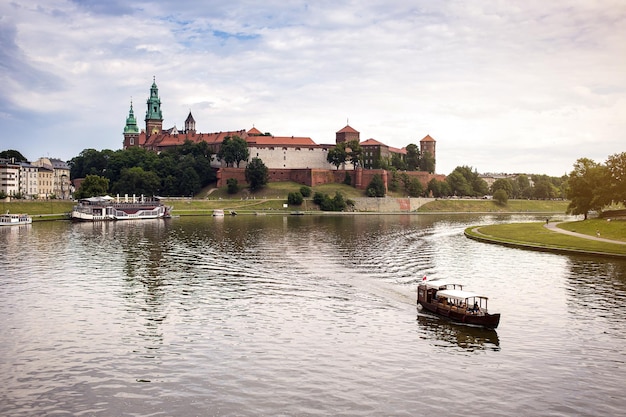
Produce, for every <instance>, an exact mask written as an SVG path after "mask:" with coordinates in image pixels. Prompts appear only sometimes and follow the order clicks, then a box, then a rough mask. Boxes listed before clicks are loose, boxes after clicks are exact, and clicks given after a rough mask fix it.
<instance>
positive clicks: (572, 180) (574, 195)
mask: <svg viewBox="0 0 626 417" xmlns="http://www.w3.org/2000/svg"><path fill="white" fill-rule="evenodd" d="M605 178H606V175H605V168H604V167H603V166H602V165H600V164H598V163H596V162H594V161H593V160H591V159H588V158H580V159H578V160H577V161H576V163H575V164H574V170H573V171H572V172H571V173H570V175H569V181H568V186H569V188H568V190H567V198H568V199H569V200H570V203H569V205H568V207H567V212H568V213H571V214H582V215H584V216H585V220H586V219H587V216H588V214H589V211H591V210H601V209H602V207H603V206H604V203H603V199H602V198H601V197H600V196H599V195H598V193H597V190H598V189H601V188H602V182H603V181H604V180H605Z"/></svg>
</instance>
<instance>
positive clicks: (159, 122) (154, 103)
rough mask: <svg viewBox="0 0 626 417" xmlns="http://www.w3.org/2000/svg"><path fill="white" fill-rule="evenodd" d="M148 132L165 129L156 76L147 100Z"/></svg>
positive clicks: (157, 131)
mask: <svg viewBox="0 0 626 417" xmlns="http://www.w3.org/2000/svg"><path fill="white" fill-rule="evenodd" d="M146 104H147V106H148V109H147V110H146V134H147V135H148V136H149V135H151V134H153V133H161V130H162V129H163V113H162V112H161V99H160V98H159V88H158V87H157V85H156V77H155V76H153V77H152V86H151V87H150V98H149V99H148V101H146Z"/></svg>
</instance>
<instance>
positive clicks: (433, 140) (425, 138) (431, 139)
mask: <svg viewBox="0 0 626 417" xmlns="http://www.w3.org/2000/svg"><path fill="white" fill-rule="evenodd" d="M420 142H437V141H436V140H435V139H433V138H431V137H430V135H426V136H424V139H422V140H420Z"/></svg>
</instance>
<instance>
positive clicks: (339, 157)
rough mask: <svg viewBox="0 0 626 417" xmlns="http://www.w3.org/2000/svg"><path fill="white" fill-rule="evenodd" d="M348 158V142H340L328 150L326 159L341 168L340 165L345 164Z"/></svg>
mask: <svg viewBox="0 0 626 417" xmlns="http://www.w3.org/2000/svg"><path fill="white" fill-rule="evenodd" d="M347 159H348V153H347V152H346V144H345V142H341V143H338V144H337V145H336V146H333V147H332V148H330V149H329V150H328V154H327V155H326V160H327V161H328V163H330V164H331V165H334V166H335V167H337V169H339V166H341V165H342V164H344V163H345V162H346V160H347Z"/></svg>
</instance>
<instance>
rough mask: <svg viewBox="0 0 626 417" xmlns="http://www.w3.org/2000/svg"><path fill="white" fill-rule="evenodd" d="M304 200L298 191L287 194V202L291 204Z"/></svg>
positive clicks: (294, 204)
mask: <svg viewBox="0 0 626 417" xmlns="http://www.w3.org/2000/svg"><path fill="white" fill-rule="evenodd" d="M303 201H304V197H302V194H301V193H300V192H299V191H294V192H291V193H289V194H288V195H287V203H289V205H291V206H299V205H301V204H302V202H303Z"/></svg>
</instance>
